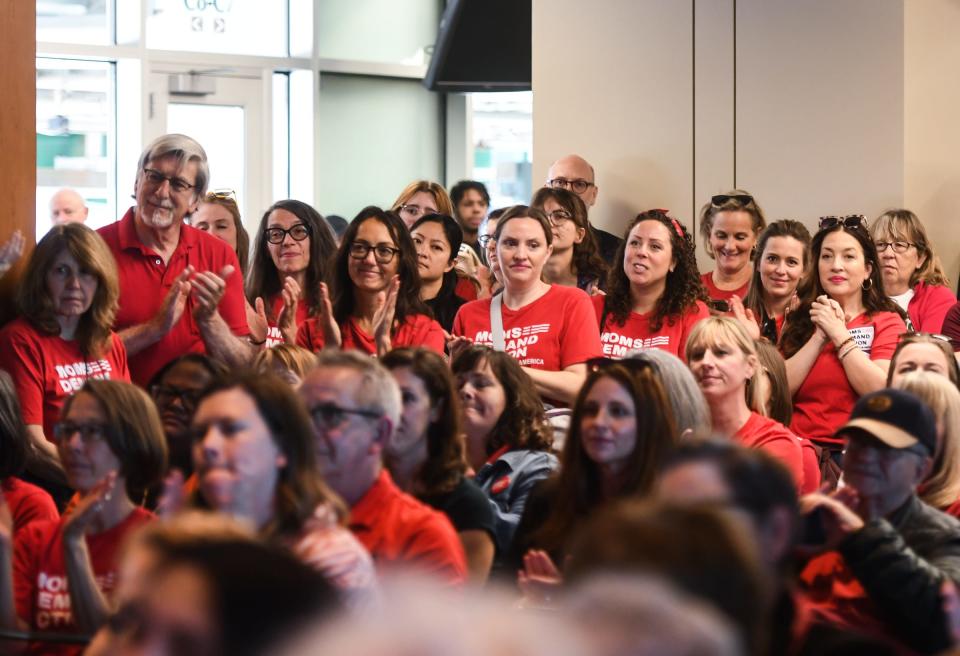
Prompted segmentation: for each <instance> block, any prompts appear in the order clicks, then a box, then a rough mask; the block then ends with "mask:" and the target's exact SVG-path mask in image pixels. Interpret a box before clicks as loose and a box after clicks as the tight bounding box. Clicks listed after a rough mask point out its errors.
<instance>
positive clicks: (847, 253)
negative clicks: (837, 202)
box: [780, 216, 906, 464]
mask: <svg viewBox="0 0 960 656" xmlns="http://www.w3.org/2000/svg"><path fill="white" fill-rule="evenodd" d="M810 251H811V257H812V259H811V279H810V290H809V291H808V292H807V294H806V298H805V299H803V302H802V303H801V304H800V306H799V307H798V308H797V309H796V310H795V311H793V312H791V313H790V317H789V319H788V320H787V323H786V325H785V326H784V329H783V333H782V334H781V336H780V349H781V351H783V354H784V357H785V358H786V361H787V380H788V381H789V383H790V391H791V392H792V393H793V421H792V422H791V424H790V427H791V428H792V429H793V431H794V432H795V433H796V434H797V435H800V436H801V437H808V438H810V439H811V440H813V441H814V443H816V444H818V445H819V446H821V447H824V448H827V449H829V450H830V451H831V452H832V453H833V454H834V457H835V459H839V453H840V450H841V449H842V448H843V440H842V439H841V438H837V437H834V433H835V432H836V431H837V429H838V428H840V426H841V425H843V423H844V422H845V421H846V420H847V418H848V417H849V415H850V411H851V410H852V409H853V405H854V404H855V403H856V401H857V398H859V397H860V396H861V395H863V394H866V393H868V392H872V391H875V390H878V389H882V388H883V387H884V386H885V385H886V377H887V369H888V367H889V365H890V357H891V356H892V355H893V351H894V349H895V348H896V345H897V340H898V338H899V336H900V335H901V334H903V332H904V331H905V330H906V326H905V325H904V322H903V319H901V317H900V314H899V312H898V309H897V306H896V304H895V303H894V302H893V301H892V300H890V298H889V297H888V296H887V295H886V294H885V293H884V288H883V277H882V276H881V272H880V268H881V267H880V263H879V261H878V260H877V249H876V247H875V246H874V245H873V240H872V239H871V238H870V234H869V233H868V232H867V226H866V221H865V219H864V218H863V217H862V216H847V217H842V218H840V217H835V216H827V217H823V218H821V219H820V229H819V231H818V232H817V234H816V235H814V237H813V241H812V243H811V246H810ZM838 464H839V463H838Z"/></svg>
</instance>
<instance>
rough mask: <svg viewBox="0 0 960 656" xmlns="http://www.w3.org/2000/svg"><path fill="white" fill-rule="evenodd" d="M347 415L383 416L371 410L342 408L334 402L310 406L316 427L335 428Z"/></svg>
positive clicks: (376, 417)
mask: <svg viewBox="0 0 960 656" xmlns="http://www.w3.org/2000/svg"><path fill="white" fill-rule="evenodd" d="M347 415H357V416H360V417H366V418H367V419H379V418H380V417H382V416H383V414H382V413H380V412H375V411H373V410H361V409H360V408H342V407H340V406H339V405H336V404H334V403H320V404H318V405H315V406H313V407H312V408H310V416H311V417H312V418H313V423H314V424H315V425H316V426H317V427H318V428H327V429H330V428H336V427H337V426H339V425H340V424H342V423H343V422H344V421H345V420H346V418H347Z"/></svg>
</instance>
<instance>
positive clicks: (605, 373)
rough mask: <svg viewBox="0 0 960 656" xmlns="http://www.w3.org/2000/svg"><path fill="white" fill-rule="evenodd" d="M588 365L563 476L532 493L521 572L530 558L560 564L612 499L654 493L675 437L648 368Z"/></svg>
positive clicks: (519, 550) (517, 550)
mask: <svg viewBox="0 0 960 656" xmlns="http://www.w3.org/2000/svg"><path fill="white" fill-rule="evenodd" d="M591 368H592V371H591V373H590V375H589V376H588V378H587V382H586V383H585V384H584V386H583V389H582V390H581V391H580V395H579V396H578V397H577V402H576V403H575V404H574V407H573V416H572V418H571V420H570V431H569V433H568V434H567V437H566V440H565V441H564V444H563V452H562V454H561V466H560V472H559V473H558V474H556V475H555V476H553V477H551V478H549V479H547V480H545V481H543V482H542V483H540V484H539V485H538V486H537V487H536V488H535V489H534V491H533V493H532V494H531V495H530V498H529V500H528V502H527V506H526V509H525V510H524V513H523V519H522V520H521V521H520V526H519V528H518V529H517V534H516V537H515V540H514V546H513V561H514V564H515V565H517V566H518V567H522V566H523V560H524V558H525V557H526V556H528V555H529V556H530V558H532V559H543V557H544V556H548V557H549V558H550V560H551V561H552V562H553V563H556V564H559V565H561V566H562V564H563V561H564V558H565V556H566V554H567V552H568V548H569V540H570V538H571V536H572V534H573V533H574V532H575V531H576V529H577V528H578V526H579V525H580V524H581V523H582V522H583V521H585V520H586V519H587V518H588V517H590V516H591V515H592V514H593V513H594V512H595V511H597V510H598V509H600V508H601V507H604V506H606V505H607V504H609V503H611V502H613V501H616V500H618V499H623V498H625V497H642V496H645V495H646V494H648V493H649V492H650V491H651V490H652V489H653V484H654V481H655V480H656V477H657V473H658V472H659V470H660V466H661V465H662V463H663V460H664V457H665V456H666V454H667V453H668V452H669V451H670V449H671V448H673V445H674V444H675V443H676V441H677V439H678V433H677V427H676V424H675V422H674V420H673V411H672V408H671V406H670V402H669V400H668V398H667V394H666V391H665V389H664V387H663V385H662V384H661V382H660V378H659V376H658V375H657V374H656V373H655V372H654V371H653V367H652V366H651V365H650V364H648V363H646V362H643V361H639V360H630V359H626V360H619V361H615V360H601V361H596V362H592V363H591ZM531 550H533V552H534V553H533V554H530V551H531ZM521 578H522V575H521Z"/></svg>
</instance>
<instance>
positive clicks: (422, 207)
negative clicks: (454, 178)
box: [390, 180, 453, 229]
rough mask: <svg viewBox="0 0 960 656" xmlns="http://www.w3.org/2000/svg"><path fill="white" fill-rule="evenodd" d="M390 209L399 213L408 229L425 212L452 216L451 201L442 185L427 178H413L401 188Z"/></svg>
mask: <svg viewBox="0 0 960 656" xmlns="http://www.w3.org/2000/svg"><path fill="white" fill-rule="evenodd" d="M390 211H391V212H394V213H395V214H397V215H399V216H400V218H401V219H403V222H404V224H406V226H407V228H408V229H409V228H411V227H413V224H414V223H416V222H417V219H419V218H420V217H422V216H426V215H427V214H446V215H447V216H453V203H452V202H451V201H450V196H449V194H447V190H446V189H444V188H443V186H442V185H440V184H438V183H436V182H430V181H429V180H414V181H413V182H411V183H410V184H408V185H407V186H406V187H404V188H403V191H401V192H400V195H399V196H397V199H396V200H395V201H393V204H392V205H391V206H390Z"/></svg>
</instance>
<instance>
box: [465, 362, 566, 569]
mask: <svg viewBox="0 0 960 656" xmlns="http://www.w3.org/2000/svg"><path fill="white" fill-rule="evenodd" d="M451 368H452V370H453V375H454V377H455V378H456V381H457V389H459V390H460V401H461V403H462V408H463V410H462V411H463V428H464V433H465V435H466V438H467V439H466V447H467V463H468V464H469V465H470V466H471V467H472V468H473V470H474V471H475V472H476V476H475V477H474V480H475V481H476V482H477V484H478V485H479V486H480V489H481V490H483V492H484V493H485V494H486V495H487V496H488V497H489V499H490V504H491V507H492V508H493V511H494V516H495V517H494V519H495V521H494V527H495V529H496V543H497V544H496V546H497V559H498V560H497V562H502V561H503V559H504V558H505V557H506V556H507V554H509V553H510V547H511V545H512V543H513V534H514V531H516V528H517V524H519V523H520V517H521V516H522V515H523V509H524V507H525V506H526V503H527V496H528V495H529V494H530V491H531V490H532V489H533V486H534V485H535V484H536V483H537V481H539V480H541V479H544V478H546V477H547V476H549V475H550V472H552V471H553V470H554V469H556V468H557V459H556V457H555V456H554V455H553V454H552V453H550V447H551V445H552V444H553V429H552V428H551V427H550V424H549V423H547V419H546V414H545V412H544V408H543V402H542V401H541V400H540V396H539V395H538V394H537V390H536V388H534V386H533V382H532V381H531V380H530V377H529V376H527V375H526V374H525V373H524V372H523V369H522V368H521V367H520V365H519V364H517V361H516V360H514V359H513V358H512V357H511V356H510V355H508V354H507V353H505V352H503V351H494V350H493V349H490V348H487V347H485V346H470V347H468V348H466V349H464V350H463V351H461V352H460V353H459V354H458V355H457V356H456V357H455V358H454V360H453V362H452V364H451Z"/></svg>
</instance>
